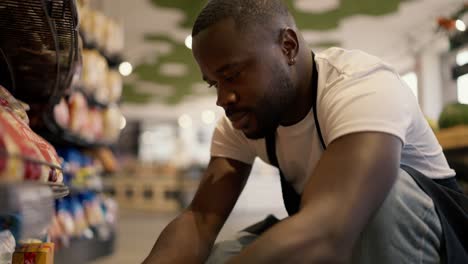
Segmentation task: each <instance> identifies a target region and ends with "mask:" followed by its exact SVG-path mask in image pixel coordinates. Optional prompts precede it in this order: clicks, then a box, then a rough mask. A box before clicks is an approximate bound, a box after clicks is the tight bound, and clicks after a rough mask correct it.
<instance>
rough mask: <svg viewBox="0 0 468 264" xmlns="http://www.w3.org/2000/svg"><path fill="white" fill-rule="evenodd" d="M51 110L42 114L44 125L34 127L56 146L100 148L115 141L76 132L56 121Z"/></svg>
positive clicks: (108, 145)
mask: <svg viewBox="0 0 468 264" xmlns="http://www.w3.org/2000/svg"><path fill="white" fill-rule="evenodd" d="M48 113H52V111H51V110H49V111H45V112H44V115H43V116H42V119H41V120H42V126H40V127H34V131H35V132H36V133H37V134H39V135H41V136H42V137H43V138H44V139H46V140H47V141H49V142H50V143H51V144H52V145H54V146H55V147H78V148H88V149H93V148H100V147H110V146H112V144H114V142H107V141H99V140H97V141H90V140H87V139H85V138H83V137H81V136H79V135H76V134H74V133H73V132H71V131H68V130H66V129H64V128H62V127H61V126H60V125H59V124H57V122H55V120H54V117H53V114H48Z"/></svg>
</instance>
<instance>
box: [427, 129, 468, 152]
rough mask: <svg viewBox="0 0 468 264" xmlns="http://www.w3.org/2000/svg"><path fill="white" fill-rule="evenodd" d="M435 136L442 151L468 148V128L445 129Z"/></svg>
mask: <svg viewBox="0 0 468 264" xmlns="http://www.w3.org/2000/svg"><path fill="white" fill-rule="evenodd" d="M435 134H436V137H437V139H438V140H439V143H440V145H441V146H442V148H443V149H444V151H451V150H457V149H464V148H468V126H463V125H462V126H456V127H451V128H445V129H441V130H440V131H438V132H436V133H435Z"/></svg>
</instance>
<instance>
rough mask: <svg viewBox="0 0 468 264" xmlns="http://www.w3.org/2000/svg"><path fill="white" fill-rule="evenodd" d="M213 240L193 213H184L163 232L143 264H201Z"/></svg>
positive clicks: (214, 236) (213, 236)
mask: <svg viewBox="0 0 468 264" xmlns="http://www.w3.org/2000/svg"><path fill="white" fill-rule="evenodd" d="M215 239H216V235H215V234H213V232H210V231H209V230H207V228H206V227H205V228H204V227H203V225H202V224H201V223H200V221H199V220H197V218H196V215H195V213H193V212H192V211H186V212H184V213H182V214H181V215H180V216H179V217H177V218H176V219H175V220H173V221H172V222H171V223H170V224H169V225H168V226H167V227H166V228H165V229H164V230H163V232H162V233H161V235H160V236H159V238H158V240H157V241H156V244H155V245H154V247H153V249H152V250H151V252H150V254H149V256H148V257H147V258H146V260H145V261H144V262H143V264H153V263H158V264H165V263H171V264H172V263H174V264H177V263H184V264H185V263H194V264H195V263H203V262H204V261H205V259H206V258H207V257H208V255H209V253H210V250H211V247H212V245H213V243H214V240H215Z"/></svg>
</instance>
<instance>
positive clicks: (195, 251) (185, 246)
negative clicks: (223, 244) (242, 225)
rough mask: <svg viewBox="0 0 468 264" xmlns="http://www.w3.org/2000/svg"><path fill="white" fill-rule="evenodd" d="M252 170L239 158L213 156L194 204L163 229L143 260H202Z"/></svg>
mask: <svg viewBox="0 0 468 264" xmlns="http://www.w3.org/2000/svg"><path fill="white" fill-rule="evenodd" d="M250 170H251V165H248V164H245V163H242V162H240V161H235V160H231V159H226V158H212V159H211V160H210V163H209V165H208V168H207V170H206V172H205V175H204V177H203V179H202V181H201V183H200V186H199V188H198V191H197V193H196V194H195V197H194V199H193V201H192V203H191V204H190V206H189V207H188V208H187V209H186V210H185V211H184V212H183V213H182V214H180V215H179V216H178V217H177V218H176V219H175V220H173V221H172V222H171V223H170V224H169V225H168V226H167V227H166V228H165V229H164V230H163V232H162V233H161V235H160V236H159V238H158V240H157V241H156V244H155V245H154V247H153V249H152V250H151V252H150V254H149V256H148V257H147V258H146V260H145V261H144V262H143V263H144V264H153V263H157V264H164V263H171V264H177V263H184V264H186V263H203V262H204V261H205V260H206V258H207V257H208V256H209V253H210V251H211V247H212V246H213V243H214V241H215V240H216V237H217V235H218V233H219V231H220V230H221V228H222V227H223V225H224V223H225V221H226V219H227V217H228V216H229V214H230V213H231V211H232V208H233V207H234V205H235V203H236V201H237V199H238V197H239V195H240V193H241V192H242V189H243V188H244V186H245V183H246V181H247V178H248V176H249V174H250Z"/></svg>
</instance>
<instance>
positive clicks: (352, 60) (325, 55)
mask: <svg viewBox="0 0 468 264" xmlns="http://www.w3.org/2000/svg"><path fill="white" fill-rule="evenodd" d="M316 60H317V64H318V65H319V66H318V67H319V69H320V67H322V68H327V67H330V68H333V69H334V70H336V71H338V72H339V73H341V74H346V75H355V74H360V73H365V72H369V71H373V70H375V69H376V68H386V69H389V70H392V71H393V68H392V67H391V66H390V65H388V64H387V63H386V62H384V61H383V60H382V59H380V58H378V57H376V56H373V55H371V54H368V53H366V52H364V51H361V50H346V49H342V48H336V47H334V48H329V49H326V50H324V51H321V52H319V53H317V56H316ZM325 71H326V70H325Z"/></svg>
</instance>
